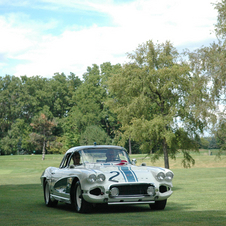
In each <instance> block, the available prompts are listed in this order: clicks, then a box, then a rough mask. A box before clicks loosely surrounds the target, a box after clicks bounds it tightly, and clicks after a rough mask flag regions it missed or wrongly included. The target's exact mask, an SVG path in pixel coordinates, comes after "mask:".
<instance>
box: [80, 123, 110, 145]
mask: <svg viewBox="0 0 226 226" xmlns="http://www.w3.org/2000/svg"><path fill="white" fill-rule="evenodd" d="M94 142H96V144H111V143H112V141H111V139H110V137H109V136H108V135H107V134H106V132H105V131H104V130H103V129H102V128H100V127H98V126H88V127H87V128H86V130H85V131H84V133H82V135H81V139H80V145H93V144H94Z"/></svg>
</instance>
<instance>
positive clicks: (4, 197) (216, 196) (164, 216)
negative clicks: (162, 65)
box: [0, 151, 226, 226]
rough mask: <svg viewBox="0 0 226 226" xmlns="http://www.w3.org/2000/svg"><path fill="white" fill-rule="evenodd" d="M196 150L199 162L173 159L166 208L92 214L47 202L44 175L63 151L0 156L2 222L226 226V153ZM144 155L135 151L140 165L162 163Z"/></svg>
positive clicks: (119, 209) (112, 208) (122, 208)
mask: <svg viewBox="0 0 226 226" xmlns="http://www.w3.org/2000/svg"><path fill="white" fill-rule="evenodd" d="M206 152H207V151H201V152H200V153H199V154H197V153H194V154H193V157H194V158H195V160H196V165H195V166H194V167H192V168H190V169H184V168H182V167H181V159H182V156H180V155H178V156H177V160H176V161H170V168H171V169H172V171H173V172H174V174H175V177H174V180H173V184H174V188H173V191H174V193H173V195H172V196H171V197H170V198H169V200H168V203H167V205H166V208H165V210H164V211H152V210H150V208H149V206H148V205H136V206H117V207H116V206H109V207H107V208H106V207H105V208H99V209H95V210H94V212H92V213H91V214H77V213H75V212H74V211H73V210H72V209H71V208H70V207H69V206H67V205H65V204H63V203H60V204H58V206H57V208H48V207H46V206H45V205H44V199H43V192H42V187H41V185H40V179H39V178H40V176H41V173H42V171H43V170H44V169H45V168H46V167H48V166H59V164H60V161H61V159H62V155H47V156H46V160H45V161H42V160H41V156H40V155H25V156H0V224H1V225H3V226H8V225H13V226H16V225H40V226H41V225H42V226H44V225H48V226H50V225H166V226H168V225H169V226H176V225H183V226H187V225H198V226H207V225H215V226H217V225H219V226H222V225H226V156H225V155H223V156H222V157H221V159H220V160H219V159H215V157H216V156H215V155H214V153H212V155H209V153H206ZM144 157H145V156H144V155H132V156H131V158H137V160H138V164H140V163H141V162H146V163H147V165H157V166H164V164H163V159H160V160H158V161H157V162H156V163H154V164H153V163H151V161H150V158H148V157H146V158H144Z"/></svg>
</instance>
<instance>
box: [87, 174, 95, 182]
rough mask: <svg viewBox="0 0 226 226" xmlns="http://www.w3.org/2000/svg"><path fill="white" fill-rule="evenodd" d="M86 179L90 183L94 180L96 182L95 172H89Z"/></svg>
mask: <svg viewBox="0 0 226 226" xmlns="http://www.w3.org/2000/svg"><path fill="white" fill-rule="evenodd" d="M87 180H88V181H89V182H91V183H94V182H96V180H97V177H96V175H95V174H90V175H89V177H88V178H87Z"/></svg>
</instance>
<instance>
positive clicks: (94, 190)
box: [89, 188, 101, 196]
mask: <svg viewBox="0 0 226 226" xmlns="http://www.w3.org/2000/svg"><path fill="white" fill-rule="evenodd" d="M89 193H90V194H91V195H96V196H98V195H101V190H100V188H95V189H93V190H91V191H90V192H89Z"/></svg>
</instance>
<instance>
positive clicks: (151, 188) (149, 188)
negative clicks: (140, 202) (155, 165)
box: [147, 186, 155, 196]
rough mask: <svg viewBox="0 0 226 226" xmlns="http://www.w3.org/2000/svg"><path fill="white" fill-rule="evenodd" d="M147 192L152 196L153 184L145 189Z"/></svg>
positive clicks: (153, 192) (153, 191) (153, 193)
mask: <svg viewBox="0 0 226 226" xmlns="http://www.w3.org/2000/svg"><path fill="white" fill-rule="evenodd" d="M147 194H148V195H151V196H154V195H155V188H154V187H153V186H149V187H148V189H147Z"/></svg>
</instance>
